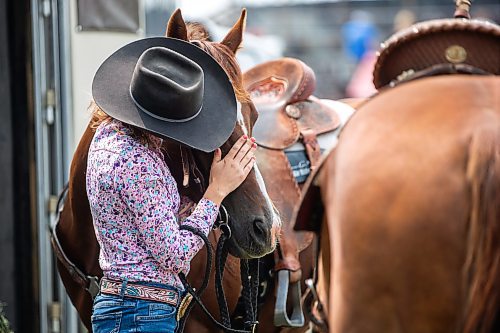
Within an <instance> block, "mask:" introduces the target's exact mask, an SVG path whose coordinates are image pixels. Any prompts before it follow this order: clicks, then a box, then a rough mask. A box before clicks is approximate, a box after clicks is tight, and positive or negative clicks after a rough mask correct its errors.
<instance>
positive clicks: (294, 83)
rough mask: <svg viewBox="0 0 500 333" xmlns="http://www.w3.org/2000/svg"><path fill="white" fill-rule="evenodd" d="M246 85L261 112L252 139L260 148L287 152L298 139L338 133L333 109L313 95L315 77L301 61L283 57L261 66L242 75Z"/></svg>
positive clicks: (336, 117)
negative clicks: (312, 134) (309, 131)
mask: <svg viewBox="0 0 500 333" xmlns="http://www.w3.org/2000/svg"><path fill="white" fill-rule="evenodd" d="M243 85H244V86H245V89H246V90H247V91H248V92H249V93H250V97H251V99H252V101H253V103H254V104H255V106H256V108H257V110H258V111H259V119H258V120H257V122H256V123H255V126H254V128H253V136H254V137H255V139H256V140H257V143H258V144H259V146H261V147H265V148H269V149H285V148H288V147H290V146H292V145H293V144H295V143H296V142H297V141H299V139H300V138H301V137H302V138H305V139H306V140H307V136H308V130H309V129H314V134H321V133H326V132H330V131H333V130H335V129H336V128H338V127H339V125H340V119H339V117H338V115H337V113H336V112H335V110H334V109H333V108H331V107H330V106H329V105H327V104H325V103H323V102H322V101H321V100H319V99H317V98H315V97H314V96H312V93H313V91H314V89H315V88H316V78H315V76H314V72H313V71H312V69H311V68H310V67H309V66H307V65H306V64H304V63H303V62H302V61H300V60H298V59H293V58H282V59H279V60H275V61H269V62H266V63H263V64H261V65H258V66H256V67H254V68H252V69H250V70H249V71H247V72H246V73H244V75H243Z"/></svg>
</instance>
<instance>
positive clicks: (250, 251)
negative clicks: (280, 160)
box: [166, 9, 281, 258]
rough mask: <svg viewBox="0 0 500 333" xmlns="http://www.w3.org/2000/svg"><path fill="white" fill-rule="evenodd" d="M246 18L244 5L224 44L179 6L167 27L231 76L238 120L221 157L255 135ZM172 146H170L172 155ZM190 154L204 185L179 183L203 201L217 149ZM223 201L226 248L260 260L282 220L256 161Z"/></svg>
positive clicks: (179, 173)
mask: <svg viewBox="0 0 500 333" xmlns="http://www.w3.org/2000/svg"><path fill="white" fill-rule="evenodd" d="M245 21H246V10H245V9H243V11H242V13H241V16H240V18H239V20H238V21H237V22H236V24H235V25H234V26H233V27H232V29H231V30H230V31H229V32H228V34H227V35H226V37H225V38H224V39H223V40H222V42H220V43H217V42H212V41H209V40H208V33H207V32H206V30H205V29H204V28H203V26H201V25H200V24H191V23H188V24H186V22H185V21H184V19H183V18H182V15H181V12H180V10H179V9H177V10H176V11H175V12H174V13H173V14H172V16H171V18H170V20H169V22H168V25H167V31H166V36H167V37H172V38H177V39H181V40H185V41H189V42H191V43H193V44H195V45H197V46H198V47H200V48H201V49H202V50H204V51H205V52H207V53H208V54H209V55H211V56H212V57H213V58H214V59H215V60H216V61H217V62H218V63H219V64H220V65H221V66H222V68H223V69H224V70H225V72H226V73H227V75H228V77H229V79H230V80H231V83H232V85H233V88H234V91H235V94H236V97H237V100H238V121H237V123H236V125H235V128H234V130H233V133H232V134H231V136H230V137H229V139H228V140H227V141H226V142H225V143H224V144H223V145H222V146H221V147H220V148H221V150H222V154H223V156H225V154H227V153H228V152H229V150H230V149H231V147H232V146H233V144H234V143H235V142H236V141H237V140H238V138H240V137H241V136H242V135H248V136H251V135H252V128H253V125H254V123H255V121H256V120H257V116H258V114H257V110H256V109H255V107H254V105H253V104H252V102H251V100H250V97H249V95H248V93H247V92H246V91H245V89H244V88H243V85H242V74H241V70H240V68H239V65H238V63H237V61H236V57H235V54H236V51H237V50H238V48H239V47H240V45H241V42H242V38H243V31H244V28H245ZM207 130H210V129H207ZM167 144H169V143H167ZM171 144H172V143H170V145H171ZM170 148H172V147H170ZM170 148H167V149H168V151H169V154H170V150H171V149H170ZM183 149H186V148H183ZM173 151H174V154H175V153H176V152H178V151H182V149H180V150H179V149H173ZM181 154H182V153H181ZM189 156H192V162H193V164H194V165H195V167H194V168H192V167H191V166H190V167H189V168H190V169H195V170H199V177H198V179H197V181H196V182H197V183H200V184H201V186H196V184H191V185H193V186H188V189H186V188H182V186H179V187H180V191H181V193H185V194H187V195H188V196H190V197H191V198H192V199H194V200H199V199H200V197H201V195H203V192H204V189H206V187H207V186H208V183H207V181H206V180H208V179H209V175H210V167H211V164H212V160H213V153H204V152H201V151H197V150H194V149H193V150H190V151H189ZM176 160H179V159H176ZM178 164H179V163H177V165H172V166H171V169H172V174H173V176H174V177H175V178H176V180H177V181H178V184H182V183H183V181H184V182H186V179H185V172H183V170H180V169H179V165H178ZM169 167H170V165H169ZM185 184H186V183H185ZM222 205H223V206H224V207H225V208H226V210H227V213H228V214H229V216H230V219H229V225H230V227H231V231H232V237H231V238H230V239H229V241H228V245H229V247H228V250H229V252H230V253H231V254H232V255H234V256H236V257H240V258H256V257H261V256H263V255H265V254H267V253H270V252H272V251H273V250H274V248H275V244H276V237H277V233H278V230H279V227H280V224H281V222H280V219H279V216H278V214H277V211H276V209H275V208H274V205H273V204H272V202H271V199H270V198H269V196H268V194H267V191H266V187H265V185H264V181H263V179H262V176H261V174H260V171H259V169H258V167H257V165H255V166H254V168H253V170H252V171H251V172H250V174H249V175H248V177H247V178H246V180H245V181H244V182H243V183H242V184H241V186H240V187H238V188H237V189H236V190H235V191H234V192H232V193H231V194H229V195H228V196H227V197H226V198H225V199H224V201H223V203H222Z"/></svg>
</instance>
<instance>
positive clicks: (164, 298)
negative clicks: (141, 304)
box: [100, 278, 179, 307]
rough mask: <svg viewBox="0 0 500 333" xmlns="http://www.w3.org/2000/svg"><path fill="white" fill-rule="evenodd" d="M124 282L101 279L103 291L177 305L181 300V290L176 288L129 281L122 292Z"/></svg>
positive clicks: (104, 292)
mask: <svg viewBox="0 0 500 333" xmlns="http://www.w3.org/2000/svg"><path fill="white" fill-rule="evenodd" d="M122 287H123V282H121V281H113V280H109V279H106V278H103V279H102V280H101V288H100V289H101V293H103V294H110V295H118V296H122V295H123V296H126V297H131V298H138V299H143V300H147V301H154V302H161V303H167V304H170V305H173V306H175V307H177V304H178V301H179V292H178V291H177V290H174V289H167V288H162V287H153V286H146V285H142V284H136V283H133V282H127V284H126V285H125V288H124V290H123V294H122Z"/></svg>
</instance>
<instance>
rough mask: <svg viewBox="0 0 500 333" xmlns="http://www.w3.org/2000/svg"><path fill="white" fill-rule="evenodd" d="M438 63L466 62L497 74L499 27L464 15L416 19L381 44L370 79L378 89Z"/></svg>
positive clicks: (499, 72)
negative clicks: (426, 19) (457, 17)
mask: <svg viewBox="0 0 500 333" xmlns="http://www.w3.org/2000/svg"><path fill="white" fill-rule="evenodd" d="M438 64H453V65H459V64H460V65H469V66H473V67H475V68H478V69H480V70H483V71H486V72H489V73H492V74H495V75H498V74H500V27H499V26H498V25H496V24H494V23H490V22H486V21H479V20H466V19H439V20H431V21H425V22H421V23H417V24H415V25H413V26H411V27H409V28H407V29H404V30H402V31H400V32H398V33H396V34H394V35H393V36H391V37H390V38H389V39H388V40H387V41H385V42H384V43H382V44H381V49H380V51H379V53H378V57H377V62H376V64H375V68H374V71H373V83H374V84H375V87H376V88H377V89H379V88H381V87H384V86H386V85H388V84H389V83H390V82H391V81H393V80H396V79H397V78H398V77H401V76H402V75H407V74H410V73H412V72H418V71H421V70H423V69H426V68H429V67H432V66H434V65H438Z"/></svg>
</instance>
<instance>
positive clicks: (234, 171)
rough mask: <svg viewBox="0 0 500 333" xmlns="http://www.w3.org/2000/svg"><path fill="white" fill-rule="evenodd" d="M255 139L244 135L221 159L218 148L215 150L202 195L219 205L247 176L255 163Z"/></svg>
mask: <svg viewBox="0 0 500 333" xmlns="http://www.w3.org/2000/svg"><path fill="white" fill-rule="evenodd" d="M255 149H257V145H256V144H255V140H254V139H253V138H252V139H249V138H248V137H247V136H246V135H244V136H242V137H241V138H239V139H238V141H236V143H235V144H234V146H233V147H232V148H231V150H230V151H229V153H227V155H226V156H225V157H224V158H223V159H222V152H221V150H220V149H219V148H217V150H216V151H215V154H214V160H213V162H212V169H211V170H210V183H209V185H208V188H207V191H206V192H205V195H204V197H205V198H206V199H209V200H211V201H213V202H215V203H216V204H217V205H220V204H221V202H222V200H223V199H224V198H225V197H226V196H227V195H228V194H229V193H231V192H233V191H234V190H235V189H236V188H237V187H238V186H240V184H241V183H243V181H244V180H245V179H246V178H247V176H248V173H249V172H250V170H252V167H253V165H254V163H255Z"/></svg>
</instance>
